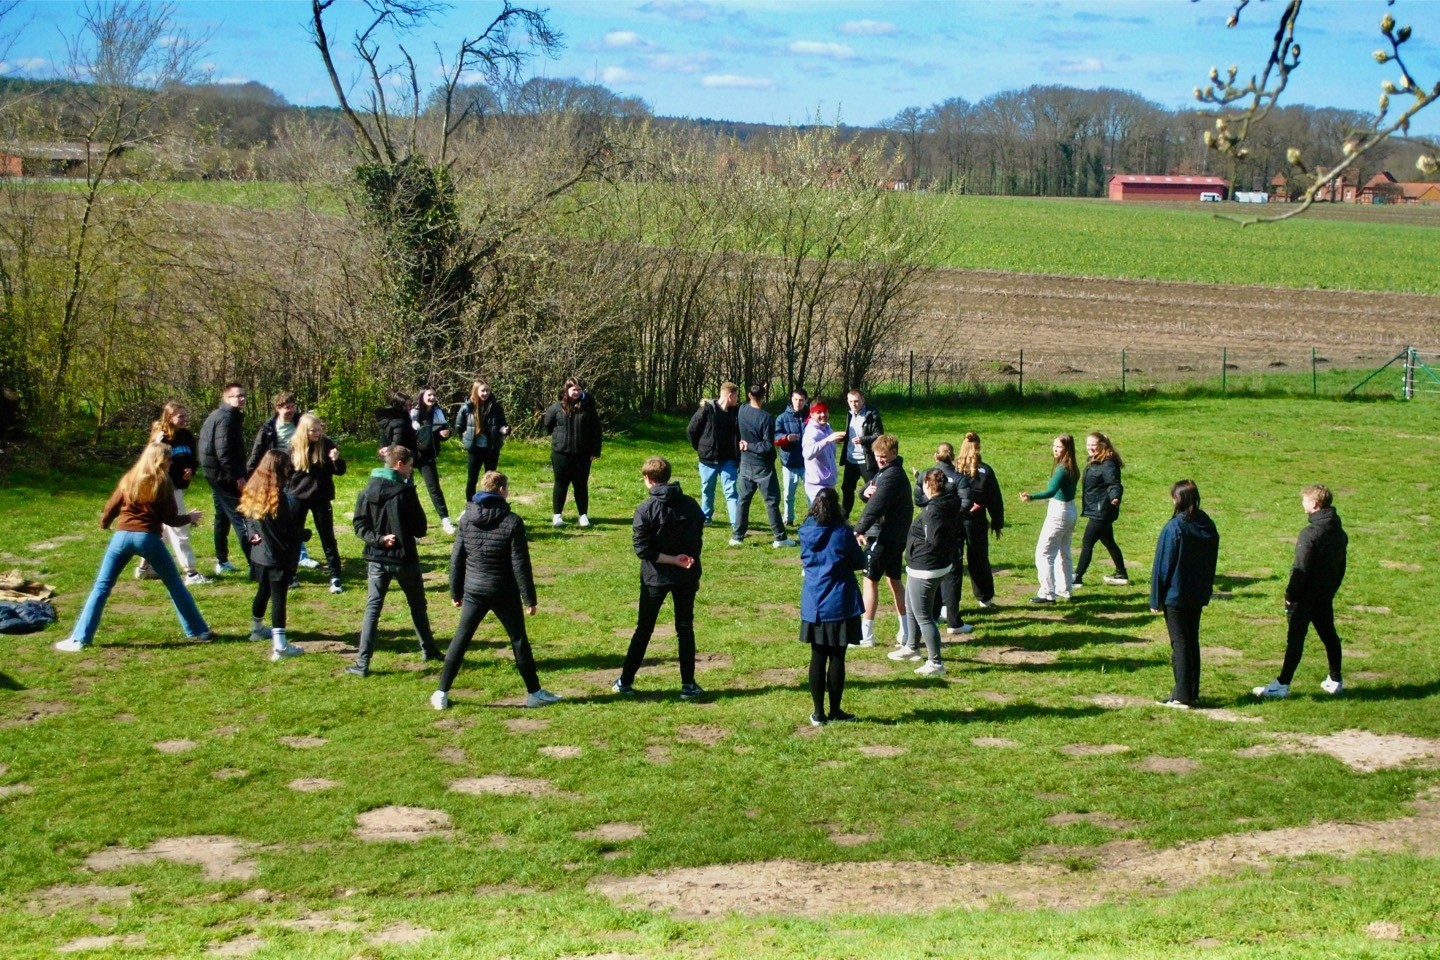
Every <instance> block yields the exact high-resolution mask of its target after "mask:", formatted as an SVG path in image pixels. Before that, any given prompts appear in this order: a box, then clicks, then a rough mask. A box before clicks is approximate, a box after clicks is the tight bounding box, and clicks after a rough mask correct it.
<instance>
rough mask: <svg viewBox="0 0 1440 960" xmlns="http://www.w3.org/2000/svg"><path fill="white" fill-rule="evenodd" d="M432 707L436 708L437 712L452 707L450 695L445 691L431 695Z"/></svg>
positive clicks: (437, 691)
mask: <svg viewBox="0 0 1440 960" xmlns="http://www.w3.org/2000/svg"><path fill="white" fill-rule="evenodd" d="M430 706H432V707H434V708H435V709H436V710H444V709H445V708H446V707H448V706H450V694H448V693H446V692H445V691H444V690H436V691H435V692H434V693H432V694H430Z"/></svg>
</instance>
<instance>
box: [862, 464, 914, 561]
mask: <svg viewBox="0 0 1440 960" xmlns="http://www.w3.org/2000/svg"><path fill="white" fill-rule="evenodd" d="M870 482H871V483H873V484H875V492H874V493H873V494H871V496H870V499H869V501H867V502H866V504H865V509H864V510H862V511H861V512H860V519H859V520H857V521H856V523H855V529H856V530H857V531H859V532H860V533H863V534H864V535H865V536H867V537H873V538H875V539H876V540H879V541H880V542H881V543H883V544H886V545H889V546H894V547H900V546H903V545H904V543H905V537H906V534H907V533H908V532H909V530H910V518H911V517H912V516H914V514H915V508H914V506H913V505H912V503H911V499H910V484H909V483H908V482H907V481H906V479H905V461H904V459H903V458H901V457H896V458H895V459H894V460H891V461H890V462H889V463H887V464H886V465H885V466H884V467H883V468H881V470H880V472H879V473H877V474H875V476H874V478H873V479H872V480H871V481H870Z"/></svg>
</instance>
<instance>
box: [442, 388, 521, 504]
mask: <svg viewBox="0 0 1440 960" xmlns="http://www.w3.org/2000/svg"><path fill="white" fill-rule="evenodd" d="M455 432H456V433H458V434H460V445H461V446H462V447H464V448H465V454H466V457H467V458H468V464H467V466H466V471H465V502H466V503H469V502H470V499H471V498H472V497H474V496H475V485H476V483H477V482H478V481H479V479H480V476H481V474H484V473H489V472H490V471H491V470H498V469H499V468H500V467H499V464H500V447H501V446H503V445H504V443H505V438H506V437H508V436H509V435H510V424H509V422H508V421H506V419H505V408H504V407H503V406H501V405H500V401H499V400H497V399H496V398H495V395H494V394H493V393H491V392H490V384H488V383H486V382H485V381H484V380H476V381H475V382H474V384H473V385H472V386H471V387H470V399H469V400H467V401H466V402H465V403H462V404H461V405H460V412H459V413H458V414H456V415H455Z"/></svg>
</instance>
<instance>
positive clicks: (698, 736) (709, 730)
mask: <svg viewBox="0 0 1440 960" xmlns="http://www.w3.org/2000/svg"><path fill="white" fill-rule="evenodd" d="M727 732H728V731H727V730H726V729H725V728H724V727H712V726H709V725H707V724H699V723H690V724H685V725H684V726H682V727H680V728H679V729H678V730H676V731H675V739H676V740H683V741H686V742H688V743H698V744H701V745H702V746H706V747H713V746H715V744H717V743H719V742H720V741H721V740H724V739H725V734H726V733H727Z"/></svg>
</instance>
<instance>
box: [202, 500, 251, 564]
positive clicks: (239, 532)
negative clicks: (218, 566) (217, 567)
mask: <svg viewBox="0 0 1440 960" xmlns="http://www.w3.org/2000/svg"><path fill="white" fill-rule="evenodd" d="M205 482H206V483H209V482H210V481H209V480H208V479H207V480H206V481H205ZM210 498H211V499H212V500H214V501H215V521H214V523H213V526H214V528H215V562H216V563H225V562H227V561H228V560H229V559H230V531H231V530H232V529H233V530H234V531H235V539H236V540H237V541H239V543H240V552H241V554H243V555H244V557H245V559H246V560H249V559H250V538H249V536H247V535H246V532H245V531H246V528H245V518H244V517H242V516H240V494H238V493H236V492H235V491H234V490H230V489H227V488H225V487H217V486H216V485H215V484H213V483H211V484H210Z"/></svg>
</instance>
